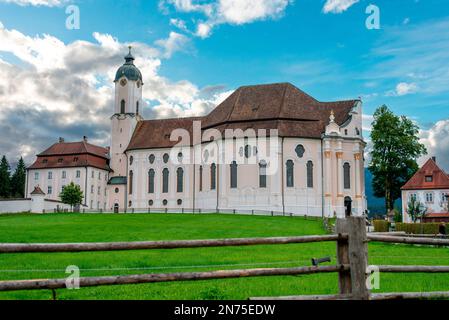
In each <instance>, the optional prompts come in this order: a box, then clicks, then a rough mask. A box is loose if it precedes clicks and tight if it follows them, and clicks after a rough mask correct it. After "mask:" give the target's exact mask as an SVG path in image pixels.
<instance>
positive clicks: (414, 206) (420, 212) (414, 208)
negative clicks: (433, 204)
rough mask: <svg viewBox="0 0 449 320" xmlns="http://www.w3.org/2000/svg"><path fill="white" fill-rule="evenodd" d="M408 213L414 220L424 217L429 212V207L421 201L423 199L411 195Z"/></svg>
mask: <svg viewBox="0 0 449 320" xmlns="http://www.w3.org/2000/svg"><path fill="white" fill-rule="evenodd" d="M407 213H408V215H409V216H410V218H412V221H413V222H416V221H418V219H422V218H424V217H425V216H426V214H427V208H426V207H425V206H424V205H423V204H422V203H421V201H419V200H416V198H415V197H411V198H410V201H409V202H408V204H407Z"/></svg>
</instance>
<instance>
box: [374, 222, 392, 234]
mask: <svg viewBox="0 0 449 320" xmlns="http://www.w3.org/2000/svg"><path fill="white" fill-rule="evenodd" d="M389 229H390V223H389V222H388V221H386V220H374V232H388V231H389Z"/></svg>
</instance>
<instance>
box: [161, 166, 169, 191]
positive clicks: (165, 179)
mask: <svg viewBox="0 0 449 320" xmlns="http://www.w3.org/2000/svg"><path fill="white" fill-rule="evenodd" d="M168 174H169V171H168V169H167V168H165V169H164V170H162V193H168Z"/></svg>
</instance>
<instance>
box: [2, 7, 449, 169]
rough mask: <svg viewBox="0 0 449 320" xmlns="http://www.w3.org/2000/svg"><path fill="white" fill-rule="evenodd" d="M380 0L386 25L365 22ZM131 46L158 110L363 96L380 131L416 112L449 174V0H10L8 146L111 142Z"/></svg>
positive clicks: (5, 63)
mask: <svg viewBox="0 0 449 320" xmlns="http://www.w3.org/2000/svg"><path fill="white" fill-rule="evenodd" d="M371 3H373V4H375V5H376V6H377V7H378V8H379V11H380V29H369V28H367V27H366V20H367V18H368V17H369V16H370V13H371V12H370V11H369V9H370V8H371V7H369V5H370V4H371ZM73 5H75V6H76V7H75V8H76V9H79V13H80V28H79V29H71V28H67V26H66V20H67V19H68V17H69V15H70V14H71V13H72V12H73V7H72V6H73ZM367 10H368V11H369V13H367ZM69 21H72V20H70V17H69ZM128 45H132V46H133V48H134V49H133V50H134V54H135V55H136V57H137V60H136V64H137V65H138V66H139V68H140V69H141V71H142V73H143V75H144V82H145V86H144V98H145V100H146V102H147V106H146V107H145V111H144V115H145V117H146V118H162V117H174V116H190V115H201V114H205V113H207V112H208V111H210V110H211V109H212V108H214V107H215V106H216V105H217V104H218V103H219V102H220V101H222V100H223V99H224V98H226V97H227V96H228V95H229V94H230V93H231V92H232V91H233V90H235V89H236V88H237V87H239V86H241V85H248V84H258V83H272V82H291V83H293V84H294V85H296V86H298V87H299V88H301V89H303V90H304V91H306V92H308V93H310V94H311V95H312V96H314V97H316V98H317V99H318V100H322V101H327V100H337V99H353V98H358V97H361V98H362V99H363V101H364V112H365V116H364V118H365V120H366V121H365V124H364V129H365V130H364V134H365V137H366V139H367V140H368V141H369V130H370V125H369V124H370V120H371V116H370V115H371V114H372V113H373V112H374V110H375V109H376V107H378V106H379V105H382V104H387V105H388V106H389V107H390V108H391V109H393V110H394V112H396V113H397V114H401V115H406V116H408V117H410V118H412V119H413V120H414V121H416V122H417V123H418V124H419V126H420V128H421V137H422V139H423V140H422V141H423V142H424V143H425V144H426V145H427V147H428V151H429V154H430V155H436V156H437V157H438V159H439V163H440V164H442V166H443V167H444V169H446V170H448V171H449V90H448V88H449V1H448V0H425V1H424V0H394V1H392V0H375V1H365V0H127V1H125V0H120V1H110V0H95V1H93V0H0V108H1V112H0V136H1V139H0V154H6V155H7V157H8V158H9V159H10V160H11V162H15V161H16V159H17V158H18V157H19V156H20V155H22V156H24V157H25V160H26V162H27V163H28V164H29V163H30V162H32V161H33V160H34V155H35V154H36V153H38V152H40V151H42V150H43V149H44V148H46V147H48V146H49V145H51V144H52V143H53V142H56V141H57V139H58V137H60V136H61V137H64V138H65V139H66V140H69V141H76V140H80V139H81V138H82V136H83V135H86V136H88V137H89V139H90V141H91V142H93V143H98V144H102V145H108V144H109V141H108V139H109V116H110V115H111V113H112V110H113V106H112V97H113V83H112V81H113V77H114V74H115V71H116V69H117V68H118V67H119V66H120V65H121V64H122V63H123V56H124V55H125V54H126V53H127V49H126V47H127V46H128Z"/></svg>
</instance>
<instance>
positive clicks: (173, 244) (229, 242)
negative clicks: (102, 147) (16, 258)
mask: <svg viewBox="0 0 449 320" xmlns="http://www.w3.org/2000/svg"><path fill="white" fill-rule="evenodd" d="M345 239H346V240H347V239H348V234H339V235H323V236H302V237H274V238H243V239H240V238H236V239H215V240H180V241H139V242H97V243H95V242H92V243H36V244H27V243H2V244H0V253H19V252H22V253H25V252H27V253H30V252H34V253H36V252H82V251H118V250H149V249H179V248H205V247H231V246H253V245H278V244H293V243H310V242H324V241H337V240H345Z"/></svg>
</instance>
